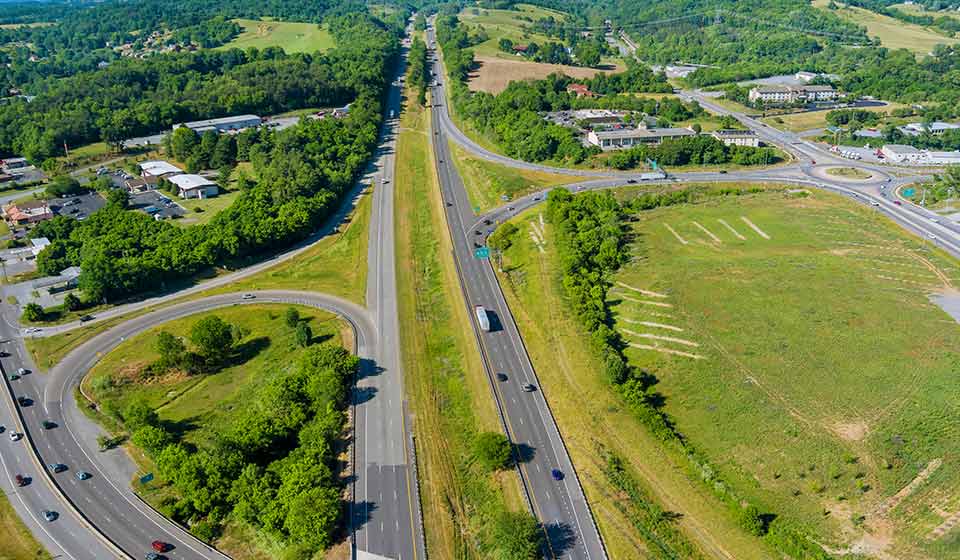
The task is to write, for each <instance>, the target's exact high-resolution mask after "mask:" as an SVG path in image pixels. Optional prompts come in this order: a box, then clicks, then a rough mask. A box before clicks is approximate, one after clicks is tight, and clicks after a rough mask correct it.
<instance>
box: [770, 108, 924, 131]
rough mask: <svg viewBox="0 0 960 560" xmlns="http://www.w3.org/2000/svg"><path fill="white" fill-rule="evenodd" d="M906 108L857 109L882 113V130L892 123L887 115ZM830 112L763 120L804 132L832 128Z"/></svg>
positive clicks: (785, 128)
mask: <svg viewBox="0 0 960 560" xmlns="http://www.w3.org/2000/svg"><path fill="white" fill-rule="evenodd" d="M905 107H907V105H904V104H902V103H896V102H887V104H886V105H884V106H882V107H858V108H857V109H860V110H864V111H870V112H871V113H882V115H883V116H884V120H883V121H881V124H878V125H876V128H882V127H883V126H884V124H885V123H886V122H888V121H890V118H889V117H887V116H886V115H889V114H890V113H891V112H892V111H893V110H894V109H902V108H905ZM829 112H830V111H806V112H803V113H792V114H786V115H776V116H771V117H766V118H763V119H761V120H763V122H765V123H767V124H769V125H770V126H772V127H774V128H779V129H781V130H789V131H791V132H803V131H805V130H812V129H815V128H826V127H828V126H830V123H828V122H827V113H829ZM896 124H900V121H899V120H898V121H897V123H896Z"/></svg>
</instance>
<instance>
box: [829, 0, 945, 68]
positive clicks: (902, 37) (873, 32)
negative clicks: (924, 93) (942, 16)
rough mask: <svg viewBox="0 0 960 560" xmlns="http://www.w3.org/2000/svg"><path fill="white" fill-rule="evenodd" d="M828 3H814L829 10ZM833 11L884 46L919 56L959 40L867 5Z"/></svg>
mask: <svg viewBox="0 0 960 560" xmlns="http://www.w3.org/2000/svg"><path fill="white" fill-rule="evenodd" d="M828 3H829V0H814V2H813V5H814V6H817V7H820V8H823V9H824V10H826V9H827V8H826V6H827V4H828ZM830 12H831V13H834V14H836V15H838V16H840V17H842V18H844V19H847V20H849V21H852V22H854V23H856V24H858V25H862V26H864V27H866V28H867V34H868V35H869V36H871V37H877V38H878V39H880V42H881V43H882V44H883V46H885V47H887V48H890V49H907V50H908V51H911V52H914V53H916V54H917V55H918V56H926V55H927V54H928V53H930V52H932V51H933V48H934V47H935V46H936V45H938V44H945V45H953V44H956V43H958V42H960V39H957V38H954V37H947V36H945V35H941V34H940V33H937V32H936V31H933V30H930V29H927V28H926V27H922V26H919V25H914V24H912V23H906V22H903V21H900V20H898V19H894V18H892V17H890V16H885V15H881V14H878V13H876V12H871V11H870V10H866V9H864V8H857V7H854V6H846V7H844V8H841V9H839V10H830Z"/></svg>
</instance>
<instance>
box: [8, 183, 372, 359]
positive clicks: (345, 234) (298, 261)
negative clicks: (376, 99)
mask: <svg viewBox="0 0 960 560" xmlns="http://www.w3.org/2000/svg"><path fill="white" fill-rule="evenodd" d="M370 200H371V197H370V196H369V195H364V196H363V197H362V198H360V200H359V201H358V203H357V207H356V208H355V209H354V211H353V213H352V214H350V216H349V218H348V220H347V221H346V223H345V224H343V225H341V226H340V228H339V229H338V230H337V231H336V232H334V233H332V234H330V235H328V236H326V237H324V238H323V239H321V240H320V241H318V242H316V243H315V244H314V245H313V246H311V247H310V248H309V249H307V250H306V251H304V252H302V253H300V254H299V255H297V256H296V257H294V258H292V259H290V260H287V261H284V262H282V263H279V264H277V265H276V266H273V267H270V268H268V269H267V270H265V271H263V272H261V273H259V274H256V275H254V276H251V277H248V278H244V279H241V280H238V281H236V282H234V283H231V284H229V285H227V286H223V287H220V288H214V289H212V290H207V291H204V292H201V293H200V294H197V295H193V296H187V297H185V298H182V299H178V300H176V301H177V302H179V301H185V300H187V299H196V298H199V297H205V296H208V295H213V294H217V293H225V292H238V291H246V290H269V289H290V290H306V291H314V292H322V293H327V294H333V295H337V296H340V297H343V298H345V299H348V300H350V301H353V302H355V303H360V304H362V303H363V301H364V296H365V294H366V289H367V288H366V286H367V230H368V226H369V223H370V206H371V204H370ZM171 303H175V302H171ZM156 308H157V307H151V308H148V309H144V310H140V311H134V312H131V313H128V314H125V315H123V316H121V317H114V318H111V319H108V320H105V321H103V322H100V323H95V324H92V325H88V326H85V327H81V328H79V329H76V330H74V331H71V332H67V333H63V334H59V335H56V336H51V337H47V338H28V339H27V341H26V343H27V349H28V350H30V353H31V354H32V355H33V359H34V361H35V362H36V363H37V365H38V366H40V367H41V368H42V369H48V368H50V367H52V366H53V365H54V364H56V363H57V362H59V361H60V360H61V359H63V357H64V356H66V355H67V353H69V352H70V351H71V350H73V349H74V348H76V347H77V346H79V345H80V344H81V343H83V341H85V340H87V339H89V338H91V337H93V336H96V335H97V334H99V333H101V332H103V331H105V330H107V329H109V328H110V327H113V326H116V325H118V324H120V323H122V322H124V321H126V320H128V319H131V318H133V317H136V316H137V315H142V314H144V313H147V312H149V311H152V310H153V309H156ZM87 312H88V313H89V312H90V311H87ZM94 315H95V313H94Z"/></svg>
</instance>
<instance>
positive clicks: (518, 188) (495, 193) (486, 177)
mask: <svg viewBox="0 0 960 560" xmlns="http://www.w3.org/2000/svg"><path fill="white" fill-rule="evenodd" d="M450 149H451V150H452V152H453V159H454V164H455V165H456V166H457V171H459V172H460V175H461V176H462V177H463V184H464V186H466V188H467V195H468V196H469V197H470V204H472V205H473V206H474V207H475V208H479V209H480V211H481V212H486V211H487V210H491V209H493V208H496V207H498V206H502V205H504V204H506V202H505V201H504V200H503V199H502V198H501V197H502V196H506V197H507V199H508V200H513V199H515V198H517V197H521V196H524V195H526V194H530V193H532V192H535V191H539V190H543V189H545V188H548V187H555V186H558V185H568V184H570V183H579V182H582V181H588V180H590V179H593V178H595V177H580V176H575V175H559V174H556V173H547V172H545V171H533V170H528V169H516V168H513V167H507V166H505V165H500V164H499V163H493V162H490V161H487V160H485V159H482V158H479V157H476V156H472V155H470V153H469V152H467V151H466V150H465V149H463V148H462V147H460V146H459V145H457V144H454V143H453V142H451V143H450Z"/></svg>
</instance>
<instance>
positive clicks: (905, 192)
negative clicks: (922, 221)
mask: <svg viewBox="0 0 960 560" xmlns="http://www.w3.org/2000/svg"><path fill="white" fill-rule="evenodd" d="M916 192H917V190H916V189H903V196H905V197H907V198H910V197H911V196H913V195H914V193H916Z"/></svg>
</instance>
